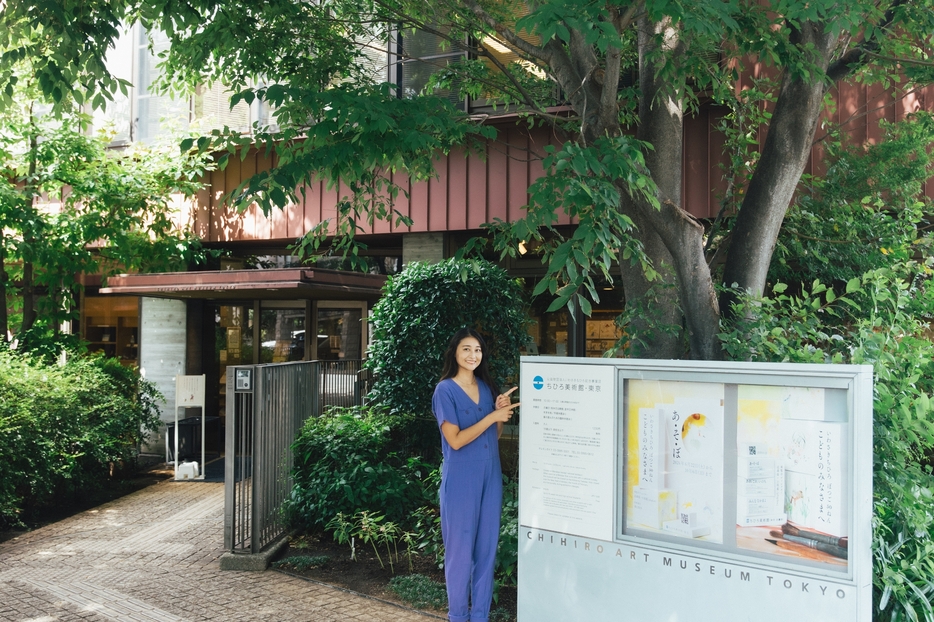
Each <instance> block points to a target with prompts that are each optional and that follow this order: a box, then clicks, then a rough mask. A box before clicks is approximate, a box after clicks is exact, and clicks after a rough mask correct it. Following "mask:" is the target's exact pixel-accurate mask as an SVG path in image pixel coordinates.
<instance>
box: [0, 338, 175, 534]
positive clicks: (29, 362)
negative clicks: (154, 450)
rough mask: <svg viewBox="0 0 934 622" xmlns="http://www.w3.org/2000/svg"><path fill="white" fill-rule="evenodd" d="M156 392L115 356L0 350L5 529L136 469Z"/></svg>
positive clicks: (0, 506) (0, 505)
mask: <svg viewBox="0 0 934 622" xmlns="http://www.w3.org/2000/svg"><path fill="white" fill-rule="evenodd" d="M158 395H159V394H158V392H157V391H156V389H155V387H154V386H153V385H152V384H151V383H149V382H148V381H146V380H144V379H142V378H140V376H139V374H138V373H137V372H136V370H134V369H129V368H126V367H123V366H122V365H120V363H119V362H118V361H116V360H113V359H103V358H73V359H71V360H69V362H68V363H67V364H66V365H64V366H59V365H57V364H46V363H44V362H43V361H42V360H41V359H39V358H36V357H33V356H31V355H17V354H13V353H11V352H9V351H0V464H2V465H3V466H4V473H3V477H0V528H7V527H10V526H13V525H16V524H18V523H20V522H21V520H22V518H23V516H24V514H28V513H29V512H30V511H33V510H37V509H40V508H42V507H44V506H47V505H51V504H53V503H58V502H61V497H62V496H65V497H66V498H67V497H68V496H69V495H72V496H73V495H78V494H80V493H81V492H82V491H86V490H89V489H93V488H95V487H98V486H100V485H101V484H102V483H103V482H104V481H105V480H106V479H107V478H108V477H109V476H110V475H111V473H112V470H113V468H114V467H115V466H123V465H132V464H135V460H136V456H137V450H138V446H139V444H140V442H141V441H142V440H143V439H144V438H145V436H146V435H147V434H148V433H149V432H151V431H154V430H155V429H156V428H157V426H158V424H159V419H158V410H157V408H156V399H157V398H158Z"/></svg>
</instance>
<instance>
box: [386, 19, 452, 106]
mask: <svg viewBox="0 0 934 622" xmlns="http://www.w3.org/2000/svg"><path fill="white" fill-rule="evenodd" d="M397 49H398V52H397V56H398V59H399V60H398V62H397V63H396V64H395V65H396V72H397V76H396V84H397V85H398V88H399V94H400V96H401V97H405V98H409V97H415V96H416V95H418V94H419V93H421V92H422V91H423V90H424V89H425V86H427V84H428V80H429V79H430V78H431V76H432V75H434V74H436V73H438V72H439V71H441V70H442V69H444V68H445V67H447V66H448V65H451V64H453V63H459V62H463V61H464V60H465V59H466V58H467V53H466V51H465V50H464V49H463V47H461V46H458V45H456V44H452V43H450V42H449V41H448V40H447V39H445V38H444V37H442V36H441V35H438V34H435V33H432V32H426V31H424V30H415V31H412V30H405V31H403V32H400V33H398V43H397ZM455 87H456V85H455ZM457 90H458V89H457V88H453V89H439V90H436V91H435V92H434V94H435V95H437V96H439V97H443V98H445V99H447V100H448V101H450V102H451V103H452V104H454V105H455V106H457V107H459V108H461V109H463V108H465V106H466V101H465V98H462V97H460V96H459V95H458V93H457Z"/></svg>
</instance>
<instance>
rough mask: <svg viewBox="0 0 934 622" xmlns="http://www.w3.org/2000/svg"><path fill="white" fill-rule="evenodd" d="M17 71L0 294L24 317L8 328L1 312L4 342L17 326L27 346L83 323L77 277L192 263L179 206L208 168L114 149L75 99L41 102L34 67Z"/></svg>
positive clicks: (0, 194) (6, 127) (1, 147)
mask: <svg viewBox="0 0 934 622" xmlns="http://www.w3.org/2000/svg"><path fill="white" fill-rule="evenodd" d="M20 70H21V71H20V74H21V75H22V76H23V79H22V80H20V81H18V82H17V83H16V89H15V91H14V97H13V98H12V101H11V102H9V103H8V105H7V106H6V107H5V108H3V109H2V110H0V229H2V233H0V292H5V294H6V296H5V297H6V298H7V299H8V300H10V301H12V302H13V305H12V306H13V308H14V309H15V310H17V311H18V314H17V317H15V318H13V319H14V320H16V321H13V322H11V318H8V317H7V314H6V311H7V304H0V308H2V310H3V312H2V313H0V334H2V335H3V336H4V338H5V337H6V335H7V331H8V330H9V329H11V328H12V329H14V330H15V332H16V333H17V335H18V336H19V340H20V342H21V343H23V344H24V347H27V348H29V347H36V346H38V344H41V343H43V342H47V341H48V339H49V338H51V339H52V340H53V341H60V339H58V338H56V337H54V335H55V334H56V333H57V331H58V327H59V326H60V325H61V324H62V322H64V321H66V320H70V319H73V318H75V317H77V295H78V290H79V280H78V279H79V276H80V274H82V273H85V274H87V273H90V274H103V275H104V276H105V277H106V276H107V275H109V274H113V273H114V272H117V271H137V270H145V269H159V268H162V269H165V268H169V267H171V266H177V265H179V264H185V263H187V262H188V261H190V260H193V259H195V257H196V256H197V254H198V252H199V251H198V244H197V241H196V240H195V239H193V238H192V237H190V235H189V234H188V233H186V232H184V231H183V230H182V228H181V226H180V223H178V222H177V219H176V210H175V206H174V205H173V201H174V200H181V199H182V197H185V196H187V197H191V196H193V195H194V194H195V193H196V192H197V190H198V189H199V188H200V187H201V183H200V178H201V176H202V175H203V173H204V171H205V170H206V166H207V160H206V158H205V157H203V156H199V155H196V154H178V152H177V150H176V149H171V150H168V149H166V148H165V147H166V146H165V145H164V146H163V148H161V149H160V148H159V147H154V148H149V147H145V146H141V145H136V146H134V147H133V148H130V149H126V150H120V151H118V150H111V149H108V146H107V145H108V138H107V136H106V135H105V134H100V135H96V136H92V135H90V134H89V133H88V131H87V129H86V128H87V125H88V118H87V117H86V116H85V115H83V114H81V113H80V112H78V111H77V107H76V106H75V105H74V102H73V101H72V102H70V105H69V103H68V102H67V101H65V99H64V97H65V96H63V100H62V101H59V102H57V105H55V106H53V105H51V104H47V105H46V104H43V103H42V100H41V99H40V97H41V91H40V90H39V89H38V87H37V85H36V84H34V79H33V77H32V76H31V75H30V73H29V71H30V65H29V64H28V63H23V64H21V66H20ZM173 195H175V196H174V197H173ZM14 283H17V284H18V285H17V286H14Z"/></svg>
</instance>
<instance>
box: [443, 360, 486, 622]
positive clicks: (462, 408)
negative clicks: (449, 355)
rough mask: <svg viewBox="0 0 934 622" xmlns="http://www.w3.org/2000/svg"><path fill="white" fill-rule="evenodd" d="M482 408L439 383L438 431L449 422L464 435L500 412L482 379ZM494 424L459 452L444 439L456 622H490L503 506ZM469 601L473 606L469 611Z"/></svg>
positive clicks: (447, 545) (448, 563)
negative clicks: (491, 415)
mask: <svg viewBox="0 0 934 622" xmlns="http://www.w3.org/2000/svg"><path fill="white" fill-rule="evenodd" d="M477 384H478V388H479V390H480V403H479V404H475V403H474V401H473V400H472V399H470V397H469V396H468V395H467V394H466V393H465V392H464V390H463V389H461V388H460V386H458V384H457V383H456V382H454V380H453V379H451V378H448V379H445V380H442V381H441V382H439V383H438V386H437V387H436V388H435V394H434V397H433V398H432V400H431V406H432V410H433V411H434V413H435V418H436V419H437V420H438V427H439V428H440V426H441V423H442V422H444V421H447V422H449V423H453V424H454V425H456V426H457V427H458V428H460V429H461V430H464V429H466V428H469V427H470V426H472V425H473V424H475V423H477V422H478V421H480V420H481V419H483V418H484V417H485V416H487V415H488V414H490V413H491V412H493V411H494V410H495V409H496V405H495V402H494V400H493V393H492V391H491V390H490V388H489V387H488V386H486V384H484V383H483V381H482V380H479V379H477ZM496 427H497V426H496V425H495V424H494V425H491V426H490V427H489V428H487V429H486V431H484V432H483V434H481V435H480V436H478V437H477V438H476V439H474V440H473V441H471V442H470V443H468V444H466V445H464V446H463V447H461V448H460V449H458V450H455V449H452V448H451V446H450V445H448V442H447V440H445V438H444V435H443V434H442V435H441V450H442V453H443V454H444V466H443V467H442V470H441V495H440V496H441V536H442V538H443V539H444V577H445V582H446V584H447V590H448V619H449V620H450V621H451V622H486V621H487V619H488V618H489V615H490V601H491V600H492V598H493V564H494V562H495V561H496V545H497V542H498V541H499V518H500V512H501V511H502V507H503V476H502V470H501V468H500V464H499V435H498V434H497V431H496ZM468 602H470V604H471V605H472V607H470V608H468Z"/></svg>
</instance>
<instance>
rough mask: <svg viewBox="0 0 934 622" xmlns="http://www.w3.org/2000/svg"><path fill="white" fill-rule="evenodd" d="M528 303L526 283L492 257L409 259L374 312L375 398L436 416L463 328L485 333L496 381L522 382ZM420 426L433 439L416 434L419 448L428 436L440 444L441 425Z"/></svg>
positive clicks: (397, 409) (392, 408)
mask: <svg viewBox="0 0 934 622" xmlns="http://www.w3.org/2000/svg"><path fill="white" fill-rule="evenodd" d="M526 309H527V305H526V302H525V300H524V296H523V292H522V288H521V287H520V285H519V282H518V281H517V280H516V279H512V278H510V277H509V276H508V275H507V274H506V271H505V270H503V269H501V268H499V267H497V266H496V265H494V264H492V263H489V262H486V261H467V260H454V259H449V260H445V261H442V262H440V263H435V264H429V263H417V262H416V263H412V264H409V265H408V266H407V267H406V269H405V270H404V271H402V272H401V273H400V274H398V275H396V276H393V277H391V278H390V280H389V282H388V283H387V284H386V287H385V288H384V290H383V297H382V298H381V299H380V301H379V302H378V303H377V304H376V306H375V307H374V308H373V313H372V315H371V317H370V325H371V326H372V327H373V341H372V343H371V346H370V356H369V359H368V361H367V366H368V367H369V368H370V369H371V370H373V372H374V383H373V389H372V391H371V393H370V399H371V400H372V401H373V402H376V403H379V404H381V405H383V406H385V407H387V408H388V409H389V412H391V413H398V414H402V413H405V414H415V415H416V416H418V417H420V418H421V419H423V420H424V419H431V420H432V421H433V418H432V417H431V396H432V393H433V392H434V388H435V385H436V384H437V383H438V379H439V376H440V374H441V365H442V356H443V355H444V349H445V348H446V347H447V343H448V340H449V339H450V338H451V335H453V334H454V333H455V332H456V331H457V330H459V329H461V328H464V327H469V328H474V329H476V330H477V331H478V332H479V333H480V334H482V335H483V336H484V339H485V340H486V342H487V352H484V356H486V357H488V360H489V362H490V372H491V374H492V375H493V379H494V380H495V381H496V382H499V383H500V384H501V385H502V386H505V385H506V384H507V383H511V382H515V381H516V380H517V379H518V371H519V350H520V348H522V346H524V345H525V344H526V343H527V342H528V333H527V332H526V331H527V326H528V323H529V319H528V314H527V310H526ZM421 432H423V433H425V434H426V435H427V438H425V439H421V438H414V439H412V443H413V444H414V445H415V446H416V448H419V447H418V446H419V445H420V444H421V443H423V442H424V443H426V446H425V447H423V448H420V449H424V450H427V449H428V446H429V445H430V446H431V447H433V448H434V447H436V446H437V445H438V433H437V426H434V424H433V423H432V425H431V426H427V427H425V429H423V430H421ZM416 436H418V435H417V434H416Z"/></svg>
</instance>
